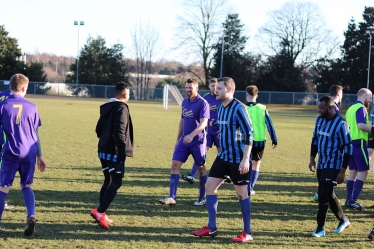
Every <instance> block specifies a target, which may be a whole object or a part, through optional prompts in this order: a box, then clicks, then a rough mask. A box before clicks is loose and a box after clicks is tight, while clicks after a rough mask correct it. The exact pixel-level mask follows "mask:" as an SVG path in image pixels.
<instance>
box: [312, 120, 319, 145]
mask: <svg viewBox="0 0 374 249" xmlns="http://www.w3.org/2000/svg"><path fill="white" fill-rule="evenodd" d="M320 121H321V118H320V117H318V118H317V119H316V124H315V126H314V131H313V135H312V144H313V145H318V127H319V125H320V123H321V122H320Z"/></svg>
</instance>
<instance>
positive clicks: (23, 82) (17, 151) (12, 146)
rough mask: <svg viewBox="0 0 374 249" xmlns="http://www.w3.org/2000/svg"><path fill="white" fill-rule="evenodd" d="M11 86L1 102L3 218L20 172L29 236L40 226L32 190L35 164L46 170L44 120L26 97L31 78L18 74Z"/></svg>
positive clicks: (0, 210) (0, 192)
mask: <svg viewBox="0 0 374 249" xmlns="http://www.w3.org/2000/svg"><path fill="white" fill-rule="evenodd" d="M9 85H10V90H11V95H10V96H9V97H8V98H7V100H5V101H2V102H0V125H1V128H2V130H3V134H4V144H3V147H2V158H1V170H0V219H1V218H2V214H3V211H4V204H5V199H6V197H7V195H8V193H9V189H10V187H11V186H12V184H13V181H14V177H15V174H16V173H17V171H18V172H19V175H20V185H21V190H22V195H23V200H24V202H25V206H26V209H27V220H26V226H25V230H24V234H25V235H26V236H29V235H31V234H33V233H34V229H35V224H36V218H35V195H34V192H33V191H32V189H31V185H32V183H33V180H34V171H35V164H36V163H37V164H38V168H39V170H40V171H41V172H43V171H44V170H45V168H46V164H45V161H44V159H43V157H42V150H41V145H40V140H39V136H38V127H39V126H41V121H40V116H39V112H38V109H37V107H36V105H34V104H33V103H31V102H29V101H27V100H26V99H25V98H24V96H25V94H26V92H27V87H28V85H29V79H28V78H27V77H26V76H24V75H22V74H15V75H13V76H12V77H11V78H10V83H9Z"/></svg>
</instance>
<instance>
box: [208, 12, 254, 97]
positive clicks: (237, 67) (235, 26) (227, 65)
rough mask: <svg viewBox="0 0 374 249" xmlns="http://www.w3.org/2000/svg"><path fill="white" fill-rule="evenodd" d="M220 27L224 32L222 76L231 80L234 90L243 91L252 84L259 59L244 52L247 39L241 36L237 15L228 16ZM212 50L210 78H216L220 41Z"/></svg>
mask: <svg viewBox="0 0 374 249" xmlns="http://www.w3.org/2000/svg"><path fill="white" fill-rule="evenodd" d="M222 25H223V29H224V30H225V32H224V36H223V40H224V44H223V47H224V48H223V66H222V76H223V77H225V76H227V77H231V78H233V79H234V81H235V83H236V89H241V90H244V89H245V87H246V86H247V85H249V84H252V82H253V78H254V71H255V70H254V68H255V67H256V66H257V63H258V61H259V58H256V57H253V56H252V55H251V54H248V53H245V52H244V49H245V46H246V42H247V40H248V37H246V36H244V35H243V32H244V30H243V27H244V24H241V22H240V19H239V15H238V14H229V15H228V16H227V17H226V20H225V22H224V23H223V24H222ZM214 48H215V53H214V56H213V68H212V69H211V77H216V78H218V77H219V76H220V71H221V55H222V39H220V40H219V42H218V43H217V44H216V45H215V46H214Z"/></svg>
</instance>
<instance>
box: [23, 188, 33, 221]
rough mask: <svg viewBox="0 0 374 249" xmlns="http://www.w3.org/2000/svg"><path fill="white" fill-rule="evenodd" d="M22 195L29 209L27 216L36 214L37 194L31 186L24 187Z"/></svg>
mask: <svg viewBox="0 0 374 249" xmlns="http://www.w3.org/2000/svg"><path fill="white" fill-rule="evenodd" d="M22 195H23V201H24V202H25V206H26V209H27V218H29V217H30V216H31V215H35V195H34V192H33V191H32V189H31V188H29V187H26V188H23V189H22Z"/></svg>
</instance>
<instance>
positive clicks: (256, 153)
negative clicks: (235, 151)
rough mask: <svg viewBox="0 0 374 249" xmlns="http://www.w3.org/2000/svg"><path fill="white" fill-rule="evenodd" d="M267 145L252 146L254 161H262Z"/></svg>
mask: <svg viewBox="0 0 374 249" xmlns="http://www.w3.org/2000/svg"><path fill="white" fill-rule="evenodd" d="M264 150H265V145H264V146H259V147H252V151H251V154H252V160H254V161H260V160H261V159H262V156H263V155H264Z"/></svg>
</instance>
